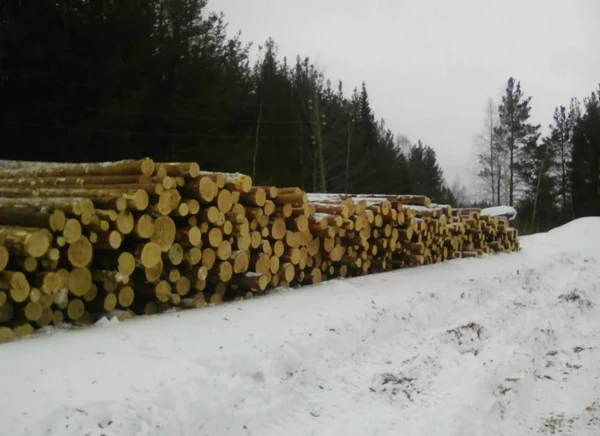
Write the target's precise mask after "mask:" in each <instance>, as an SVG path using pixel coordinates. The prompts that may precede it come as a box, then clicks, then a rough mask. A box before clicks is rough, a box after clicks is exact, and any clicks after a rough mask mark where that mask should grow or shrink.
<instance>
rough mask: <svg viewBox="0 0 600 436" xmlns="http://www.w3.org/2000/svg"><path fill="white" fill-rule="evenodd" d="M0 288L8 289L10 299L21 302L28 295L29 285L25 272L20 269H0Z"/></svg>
mask: <svg viewBox="0 0 600 436" xmlns="http://www.w3.org/2000/svg"><path fill="white" fill-rule="evenodd" d="M0 289H2V290H4V291H8V295H9V296H10V300H11V301H13V302H15V303H22V302H24V301H25V300H27V298H28V297H29V292H30V290H31V286H30V284H29V281H28V280H27V277H26V276H25V274H23V273H22V272H20V271H9V270H4V271H0Z"/></svg>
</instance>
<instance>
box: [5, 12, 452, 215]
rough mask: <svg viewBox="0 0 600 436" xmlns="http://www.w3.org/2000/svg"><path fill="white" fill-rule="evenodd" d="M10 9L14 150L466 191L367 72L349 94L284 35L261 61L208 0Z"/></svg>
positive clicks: (31, 156)
mask: <svg viewBox="0 0 600 436" xmlns="http://www.w3.org/2000/svg"><path fill="white" fill-rule="evenodd" d="M1 8H2V9H1V18H0V108H1V110H2V113H3V115H2V117H0V129H1V131H2V132H1V135H2V136H1V137H2V142H3V144H4V146H3V147H2V157H3V158H4V159H25V160H52V161H102V160H115V159H124V158H135V157H141V156H150V157H152V158H154V159H156V160H170V161H185V160H193V161H197V162H199V163H200V165H201V167H202V168H204V169H207V170H215V171H228V172H243V173H246V174H250V175H252V176H253V177H254V180H255V183H256V184H260V185H269V184H274V185H278V186H300V187H301V188H303V189H305V190H307V191H312V192H349V193H350V192H352V193H369V192H377V193H384V194H385V193H415V194H425V195H429V196H430V197H432V198H433V200H434V201H436V202H440V203H452V204H454V203H455V198H454V197H453V195H452V192H451V190H450V189H449V187H448V186H447V184H446V182H445V180H444V176H443V172H442V170H441V168H440V165H439V164H438V162H437V159H436V154H435V151H434V149H433V148H432V147H430V146H429V145H426V144H423V143H421V141H417V142H416V143H412V142H410V141H408V140H407V139H406V138H403V137H400V136H398V135H395V134H394V133H393V132H392V131H391V130H390V129H389V128H388V127H387V126H386V124H385V121H384V120H383V119H378V118H377V117H376V115H375V112H374V110H373V108H372V107H371V103H370V99H369V94H368V91H367V87H366V85H365V83H362V84H361V86H359V87H356V88H354V89H353V90H352V91H351V92H349V93H346V92H345V89H344V87H343V84H342V83H341V82H336V83H334V82H332V81H331V80H329V79H327V78H326V77H324V75H323V73H322V72H321V71H319V70H318V68H316V67H315V65H314V64H313V63H312V62H311V61H310V59H308V58H301V57H297V58H296V59H295V60H294V61H293V62H290V61H289V60H288V59H285V58H284V59H280V58H279V57H278V54H277V46H276V44H275V42H274V41H273V40H272V39H269V40H268V41H266V42H265V43H264V44H263V46H262V47H261V50H260V56H259V59H258V60H257V61H256V62H254V63H252V62H251V61H250V57H249V50H250V47H251V46H250V44H245V43H243V42H242V40H241V38H240V35H239V34H237V35H234V36H233V37H229V36H228V35H227V33H226V29H227V23H226V21H225V18H224V16H223V14H215V13H208V12H207V10H206V1H202V0H104V1H102V2H91V1H85V0H75V1H73V0H69V1H67V0H42V1H40V0H19V1H17V0H6V1H5V2H3V5H2V6H1ZM346 94H348V96H346Z"/></svg>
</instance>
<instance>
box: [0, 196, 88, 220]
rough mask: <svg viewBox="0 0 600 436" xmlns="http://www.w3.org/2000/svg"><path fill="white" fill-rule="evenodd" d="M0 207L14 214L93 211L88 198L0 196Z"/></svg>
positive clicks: (74, 213)
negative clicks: (51, 211) (50, 211)
mask: <svg viewBox="0 0 600 436" xmlns="http://www.w3.org/2000/svg"><path fill="white" fill-rule="evenodd" d="M0 208H2V209H3V210H4V211H7V212H8V211H11V213H15V214H19V213H20V214H23V215H28V214H30V213H36V212H38V213H39V212H42V213H44V212H47V211H49V210H60V211H62V212H64V213H65V214H67V215H76V216H77V215H81V214H82V213H84V212H90V213H93V212H94V203H93V202H92V200H90V199H89V198H74V197H73V196H68V197H62V198H0Z"/></svg>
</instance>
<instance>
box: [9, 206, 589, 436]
mask: <svg viewBox="0 0 600 436" xmlns="http://www.w3.org/2000/svg"><path fill="white" fill-rule="evenodd" d="M522 247H523V250H522V251H521V252H520V253H517V254H512V255H497V256H490V257H487V258H484V259H464V260H456V261H452V262H448V263H444V264H440V265H434V266H428V267H420V268H416V269H410V270H401V271H395V272H391V273H385V274H380V275H375V276H369V277H363V278H358V279H352V280H345V281H342V280H335V281H332V282H329V283H325V284H321V285H319V286H314V287H312V288H303V289H301V290H293V291H281V292H278V293H276V294H274V295H271V296H267V297H263V298H258V299H254V300H250V301H246V302H240V303H235V304H229V305H226V306H221V307H216V308H210V309H204V310H197V311H186V312H183V313H179V314H170V315H161V316H155V317H145V318H140V319H135V320H131V321H127V322H125V323H121V324H118V323H116V324H111V325H103V326H98V327H94V328H90V329H86V330H80V331H65V330H55V331H52V332H50V333H48V334H45V335H43V336H40V337H34V338H31V339H28V340H23V341H19V342H15V343H10V344H4V345H1V346H0V373H1V374H2V376H1V377H0V417H1V418H2V427H3V428H2V434H6V435H11V436H13V435H14V436H17V435H23V436H25V435H27V436H37V435H61V436H83V435H90V436H100V435H105V436H116V435H119V436H121V435H127V436H133V435H140V436H141V435H143V436H153V435H165V436H175V435H194V436H204V435H209V436H213V435H217V436H218V435H254V436H267V435H274V436H275V435H277V436H280V435H284V434H286V435H290V436H294V435H327V436H334V435H340V436H341V435H361V436H363V435H403V436H409V435H410V436H412V435H415V436H416V435H419V436H420V435H432V436H433V435H444V436H446V435H452V436H454V435H456V436H458V435H460V436H471V435H473V436H474V435H478V436H479V435H487V434H493V435H510V436H513V435H514V436H516V435H530V434H552V433H553V432H558V431H559V430H562V432H563V434H573V435H578V436H585V435H594V436H597V435H599V434H600V366H599V364H598V362H600V218H589V219H585V220H579V221H577V222H574V223H571V224H569V225H567V226H565V227H563V228H560V229H557V230H555V231H553V232H551V233H549V234H542V235H535V236H531V237H527V238H522Z"/></svg>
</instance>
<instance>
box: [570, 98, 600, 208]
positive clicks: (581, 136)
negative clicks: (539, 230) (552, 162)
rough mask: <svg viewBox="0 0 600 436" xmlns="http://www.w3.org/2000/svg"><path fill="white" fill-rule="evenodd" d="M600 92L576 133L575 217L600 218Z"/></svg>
mask: <svg viewBox="0 0 600 436" xmlns="http://www.w3.org/2000/svg"><path fill="white" fill-rule="evenodd" d="M599 99H600V89H599V90H598V91H597V92H593V93H592V95H591V96H590V97H589V98H586V99H585V100H584V111H585V112H584V113H583V114H581V117H580V118H579V119H578V120H577V122H576V124H575V128H574V130H573V138H572V142H573V152H572V164H571V183H572V196H573V209H574V214H575V217H584V216H600V101H599Z"/></svg>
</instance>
